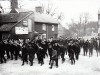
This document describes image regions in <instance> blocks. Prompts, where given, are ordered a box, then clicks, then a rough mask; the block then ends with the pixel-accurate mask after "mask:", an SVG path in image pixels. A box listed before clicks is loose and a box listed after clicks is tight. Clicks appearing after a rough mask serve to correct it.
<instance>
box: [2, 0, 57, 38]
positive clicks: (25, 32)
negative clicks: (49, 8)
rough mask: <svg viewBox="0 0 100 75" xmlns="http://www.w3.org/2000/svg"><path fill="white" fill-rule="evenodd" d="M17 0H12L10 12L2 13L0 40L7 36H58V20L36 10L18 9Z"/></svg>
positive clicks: (38, 9) (39, 9)
mask: <svg viewBox="0 0 100 75" xmlns="http://www.w3.org/2000/svg"><path fill="white" fill-rule="evenodd" d="M16 2H17V0H12V2H11V10H10V11H9V13H7V14H4V13H0V40H1V39H6V38H15V39H18V38H30V39H33V38H34V37H35V36H37V35H39V36H40V37H41V38H46V39H49V38H50V37H54V38H57V36H58V22H57V21H56V20H55V19H53V17H52V16H50V15H47V14H43V13H41V9H42V8H41V7H36V11H29V10H25V9H18V3H16Z"/></svg>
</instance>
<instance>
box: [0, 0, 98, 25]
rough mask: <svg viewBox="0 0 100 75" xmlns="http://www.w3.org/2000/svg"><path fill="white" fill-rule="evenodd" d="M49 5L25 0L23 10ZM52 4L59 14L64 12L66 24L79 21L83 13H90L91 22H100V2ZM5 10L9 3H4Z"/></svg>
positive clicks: (60, 1) (63, 0)
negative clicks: (99, 16) (99, 12)
mask: <svg viewBox="0 0 100 75" xmlns="http://www.w3.org/2000/svg"><path fill="white" fill-rule="evenodd" d="M39 2H42V3H45V4H47V2H48V0H34V1H33V2H29V1H27V0H24V3H23V4H26V5H25V6H23V8H26V9H33V8H34V6H38V5H39V4H40V3H39ZM50 2H51V3H52V4H53V5H54V7H56V8H57V12H63V14H64V16H65V21H64V22H66V23H70V22H71V19H74V20H75V21H78V17H79V15H80V14H82V13H89V14H90V20H92V21H97V20H98V10H99V9H100V0H50ZM1 5H3V7H4V8H9V6H10V5H9V2H3V3H2V4H1Z"/></svg>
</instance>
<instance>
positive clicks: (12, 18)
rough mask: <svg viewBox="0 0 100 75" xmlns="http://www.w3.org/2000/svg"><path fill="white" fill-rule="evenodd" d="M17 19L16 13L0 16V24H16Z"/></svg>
mask: <svg viewBox="0 0 100 75" xmlns="http://www.w3.org/2000/svg"><path fill="white" fill-rule="evenodd" d="M18 17H19V14H18V13H9V14H0V22H1V23H8V22H17V21H18Z"/></svg>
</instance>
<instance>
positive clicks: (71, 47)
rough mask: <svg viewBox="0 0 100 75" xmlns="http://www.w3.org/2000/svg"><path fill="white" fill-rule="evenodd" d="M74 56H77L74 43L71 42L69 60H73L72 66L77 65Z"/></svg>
mask: <svg viewBox="0 0 100 75" xmlns="http://www.w3.org/2000/svg"><path fill="white" fill-rule="evenodd" d="M74 54H75V51H74V44H73V42H72V41H71V42H70V43H69V45H68V55H69V59H70V60H71V64H75V58H74Z"/></svg>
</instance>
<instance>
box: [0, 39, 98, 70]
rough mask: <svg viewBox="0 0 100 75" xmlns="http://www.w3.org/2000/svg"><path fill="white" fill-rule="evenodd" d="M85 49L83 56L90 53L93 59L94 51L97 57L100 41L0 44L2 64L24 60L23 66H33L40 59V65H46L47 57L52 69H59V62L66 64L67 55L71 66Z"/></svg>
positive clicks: (20, 40) (24, 40)
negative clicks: (54, 67)
mask: <svg viewBox="0 0 100 75" xmlns="http://www.w3.org/2000/svg"><path fill="white" fill-rule="evenodd" d="M81 49H83V55H84V56H86V55H87V53H89V56H90V57H91V56H92V55H93V50H96V53H97V56H98V55H99V54H100V41H99V39H98V38H91V39H90V40H84V39H80V38H77V39H72V38H70V39H69V38H66V39H63V38H62V37H60V38H59V39H56V40H54V39H53V38H52V37H51V38H50V39H49V40H45V39H40V38H38V39H35V40H29V39H17V40H15V39H5V40H2V41H1V42H0V64H2V63H6V62H7V60H9V59H10V60H18V59H21V60H22V66H23V65H24V63H25V62H26V63H27V64H28V63H29V64H30V66H32V65H33V61H34V58H37V59H38V64H40V65H41V66H42V65H43V64H44V59H45V58H46V57H48V58H50V59H49V60H50V61H49V62H48V63H49V65H50V67H49V68H50V69H52V67H53V65H54V64H55V65H56V67H57V68H58V60H59V59H61V60H62V63H64V62H65V55H68V57H69V61H70V62H71V64H72V65H73V64H75V61H76V60H78V59H79V55H80V52H81Z"/></svg>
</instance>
